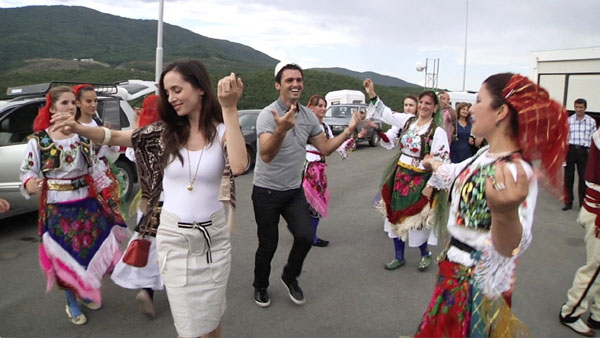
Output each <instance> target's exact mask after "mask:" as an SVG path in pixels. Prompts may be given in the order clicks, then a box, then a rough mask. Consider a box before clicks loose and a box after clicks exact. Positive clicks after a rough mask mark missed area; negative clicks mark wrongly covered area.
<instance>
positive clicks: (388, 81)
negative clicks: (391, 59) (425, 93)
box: [311, 67, 421, 87]
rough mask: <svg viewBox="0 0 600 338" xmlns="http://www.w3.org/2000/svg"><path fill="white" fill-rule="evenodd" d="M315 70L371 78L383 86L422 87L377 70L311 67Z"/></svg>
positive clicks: (361, 78)
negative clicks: (361, 70) (382, 73)
mask: <svg viewBox="0 0 600 338" xmlns="http://www.w3.org/2000/svg"><path fill="white" fill-rule="evenodd" d="M311 69H314V70H320V71H323V72H329V73H334V74H339V75H346V76H350V77H353V78H356V79H360V80H364V79H365V78H367V77H368V78H371V79H372V80H373V81H374V82H375V83H376V84H379V85H383V86H394V87H421V86H419V85H416V84H414V83H410V82H406V81H404V80H402V79H399V78H397V77H393V76H387V75H381V74H378V73H375V72H355V71H353V70H350V69H346V68H337V67H336V68H311Z"/></svg>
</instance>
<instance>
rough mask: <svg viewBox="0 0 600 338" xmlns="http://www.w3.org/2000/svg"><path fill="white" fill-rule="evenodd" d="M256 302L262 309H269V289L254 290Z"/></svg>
mask: <svg viewBox="0 0 600 338" xmlns="http://www.w3.org/2000/svg"><path fill="white" fill-rule="evenodd" d="M254 302H255V303H256V305H258V306H260V307H269V305H271V300H270V299H269V293H268V292H267V288H254Z"/></svg>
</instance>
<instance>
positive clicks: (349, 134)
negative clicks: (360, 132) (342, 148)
mask: <svg viewBox="0 0 600 338" xmlns="http://www.w3.org/2000/svg"><path fill="white" fill-rule="evenodd" d="M344 134H346V139H349V138H350V137H351V136H352V134H351V133H350V129H349V128H346V129H344Z"/></svg>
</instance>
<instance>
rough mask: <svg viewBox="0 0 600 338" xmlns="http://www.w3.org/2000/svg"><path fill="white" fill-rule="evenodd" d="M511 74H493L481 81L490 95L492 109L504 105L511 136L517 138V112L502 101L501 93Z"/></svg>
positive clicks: (506, 102)
mask: <svg viewBox="0 0 600 338" xmlns="http://www.w3.org/2000/svg"><path fill="white" fill-rule="evenodd" d="M513 75H515V74H513V73H500V74H495V75H492V76H490V77H488V78H487V79H485V81H483V84H484V85H485V88H486V89H487V90H488V91H489V92H490V95H492V109H498V108H500V107H501V106H502V105H503V104H505V105H506V106H507V107H508V109H509V111H510V127H511V133H512V136H514V137H518V135H519V112H518V111H517V110H516V109H515V108H514V107H513V106H512V105H511V104H510V103H508V101H506V100H505V99H504V95H503V94H502V92H503V91H504V88H506V85H508V82H509V81H510V79H511V78H512V77H513Z"/></svg>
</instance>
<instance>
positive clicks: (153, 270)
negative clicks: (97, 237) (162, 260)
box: [110, 232, 165, 290]
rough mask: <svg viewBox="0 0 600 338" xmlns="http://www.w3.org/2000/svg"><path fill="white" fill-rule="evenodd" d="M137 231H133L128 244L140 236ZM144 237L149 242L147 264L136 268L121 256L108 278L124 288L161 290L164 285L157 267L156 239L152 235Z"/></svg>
mask: <svg viewBox="0 0 600 338" xmlns="http://www.w3.org/2000/svg"><path fill="white" fill-rule="evenodd" d="M140 237H141V235H140V233H139V232H134V234H133V236H131V239H130V240H129V243H128V244H127V246H129V244H130V243H131V242H132V241H133V240H134V239H137V238H140ZM145 239H147V240H149V241H150V242H151V244H150V252H149V253H148V264H146V266H144V267H141V268H138V267H135V266H131V265H129V264H125V263H124V262H123V258H121V260H120V261H119V263H117V266H115V270H114V271H113V273H112V275H111V276H110V278H111V279H112V280H113V282H115V283H116V284H117V285H118V286H120V287H122V288H126V289H143V288H148V289H153V290H162V289H164V287H165V284H164V283H163V280H162V278H161V277H160V269H159V267H158V256H157V254H156V240H155V239H154V237H152V236H146V237H145Z"/></svg>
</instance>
